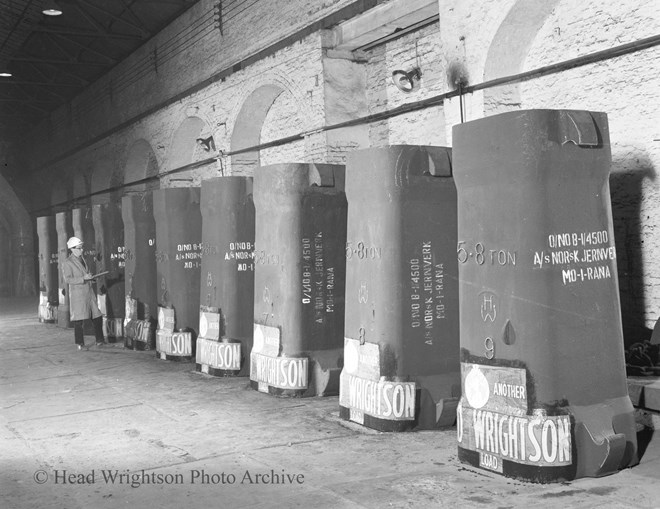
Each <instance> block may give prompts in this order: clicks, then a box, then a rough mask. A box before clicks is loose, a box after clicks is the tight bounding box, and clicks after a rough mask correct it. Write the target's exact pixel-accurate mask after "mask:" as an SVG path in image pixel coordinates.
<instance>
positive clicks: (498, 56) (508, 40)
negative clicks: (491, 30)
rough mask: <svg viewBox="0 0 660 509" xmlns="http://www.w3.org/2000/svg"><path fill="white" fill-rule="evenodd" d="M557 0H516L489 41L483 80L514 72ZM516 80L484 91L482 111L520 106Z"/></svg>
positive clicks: (498, 110)
mask: <svg viewBox="0 0 660 509" xmlns="http://www.w3.org/2000/svg"><path fill="white" fill-rule="evenodd" d="M560 1H561V0H517V1H516V3H515V4H514V5H513V7H511V10H510V11H509V12H508V13H507V15H506V17H505V18H504V21H502V23H501V24H500V26H499V28H498V30H497V33H496V34H495V37H493V40H492V41H491V44H490V47H489V49H488V54H487V56H486V62H485V65H484V81H488V80H491V79H494V78H500V77H503V76H509V75H512V74H517V73H519V72H521V71H522V70H523V66H524V63H525V59H526V58H527V54H528V52H529V49H530V47H531V46H532V43H533V42H534V39H535V38H536V35H537V34H538V32H539V30H540V29H541V28H542V27H543V25H544V23H545V21H546V20H547V19H548V17H549V16H550V14H551V13H552V11H553V10H554V9H555V7H556V6H557V4H558V3H559V2H560ZM520 103H521V98H520V84H519V83H513V84H511V85H504V86H500V87H494V88H490V89H487V90H485V91H484V114H485V115H493V114H496V113H501V112H504V111H509V110H511V109H516V108H520Z"/></svg>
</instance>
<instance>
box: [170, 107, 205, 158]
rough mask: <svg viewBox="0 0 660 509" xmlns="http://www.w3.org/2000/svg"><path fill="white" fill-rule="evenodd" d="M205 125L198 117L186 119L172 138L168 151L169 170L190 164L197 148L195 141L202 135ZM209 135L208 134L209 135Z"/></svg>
mask: <svg viewBox="0 0 660 509" xmlns="http://www.w3.org/2000/svg"><path fill="white" fill-rule="evenodd" d="M205 125H206V123H205V122H204V121H203V120H202V119H201V118H199V117H187V118H185V119H184V120H183V122H181V125H180V126H179V127H178V128H177V130H176V131H175V133H174V135H173V136H172V146H171V147H170V150H169V158H168V160H169V169H171V170H174V169H176V168H180V167H181V166H185V165H187V164H190V163H191V162H192V160H193V156H194V154H195V149H196V148H197V142H196V141H195V140H196V139H197V138H199V137H200V134H202V129H204V126H205ZM209 134H210V133H209Z"/></svg>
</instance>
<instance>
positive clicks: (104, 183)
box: [91, 159, 122, 205]
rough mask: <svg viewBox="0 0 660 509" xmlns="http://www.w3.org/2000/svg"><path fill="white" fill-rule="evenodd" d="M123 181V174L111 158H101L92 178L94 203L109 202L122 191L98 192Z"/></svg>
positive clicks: (96, 164) (95, 165) (97, 162)
mask: <svg viewBox="0 0 660 509" xmlns="http://www.w3.org/2000/svg"><path fill="white" fill-rule="evenodd" d="M121 183H122V178H121V174H120V172H119V171H117V169H116V167H115V165H114V164H113V162H112V161H110V160H109V159H100V160H98V161H96V163H95V164H94V168H93V170H92V179H91V192H92V195H93V196H92V204H93V205H96V204H99V203H108V202H110V201H111V200H113V199H115V198H116V197H117V195H118V194H119V193H120V192H119V193H118V192H112V193H101V194H94V193H98V192H99V191H106V190H108V189H110V188H113V187H115V186H118V185H120V184H121Z"/></svg>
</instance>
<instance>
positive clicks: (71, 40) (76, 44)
mask: <svg viewBox="0 0 660 509" xmlns="http://www.w3.org/2000/svg"><path fill="white" fill-rule="evenodd" d="M48 36H49V37H50V38H52V39H54V38H55V37H60V38H62V39H64V40H66V41H69V42H70V43H71V44H73V45H75V46H78V47H79V48H80V49H83V50H85V51H89V52H90V53H94V54H95V55H98V56H100V57H101V58H105V59H106V60H109V61H110V63H111V65H114V64H116V63H117V61H116V60H115V59H114V58H112V57H109V56H108V55H106V54H104V53H101V52H100V51H97V50H95V49H93V48H90V47H89V46H87V45H85V44H82V43H80V42H78V41H76V40H75V39H70V38H69V37H67V36H65V35H61V34H48Z"/></svg>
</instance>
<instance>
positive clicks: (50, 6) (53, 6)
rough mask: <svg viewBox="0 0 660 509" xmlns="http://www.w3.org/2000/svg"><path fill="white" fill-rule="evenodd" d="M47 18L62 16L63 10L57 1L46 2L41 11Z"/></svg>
mask: <svg viewBox="0 0 660 509" xmlns="http://www.w3.org/2000/svg"><path fill="white" fill-rule="evenodd" d="M41 12H43V13H44V14H45V15H46V16H59V15H60V14H62V9H60V6H59V5H57V3H56V2H55V0H46V1H45V2H44V4H43V7H42V9H41Z"/></svg>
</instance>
